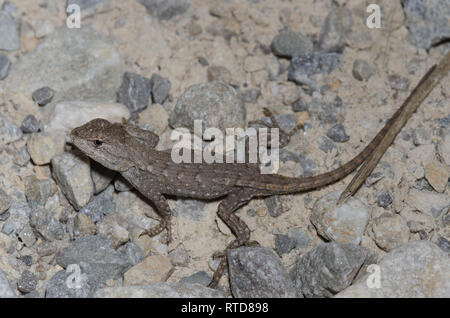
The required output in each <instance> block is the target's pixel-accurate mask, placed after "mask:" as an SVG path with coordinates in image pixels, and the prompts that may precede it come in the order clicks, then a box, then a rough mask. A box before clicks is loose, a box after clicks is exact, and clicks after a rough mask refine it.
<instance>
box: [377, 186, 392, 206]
mask: <svg viewBox="0 0 450 318" xmlns="http://www.w3.org/2000/svg"><path fill="white" fill-rule="evenodd" d="M392 201H394V197H393V196H392V194H391V192H389V191H387V190H383V191H381V192H379V193H377V203H378V205H379V206H380V207H382V208H385V207H387V206H389V204H391V203H392Z"/></svg>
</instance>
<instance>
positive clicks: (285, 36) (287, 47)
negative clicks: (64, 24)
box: [271, 29, 313, 58]
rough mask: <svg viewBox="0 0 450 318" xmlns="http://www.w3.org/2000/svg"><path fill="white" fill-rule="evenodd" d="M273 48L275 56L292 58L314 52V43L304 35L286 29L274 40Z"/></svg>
mask: <svg viewBox="0 0 450 318" xmlns="http://www.w3.org/2000/svg"><path fill="white" fill-rule="evenodd" d="M271 48H272V51H273V53H274V54H275V55H277V56H280V57H288V58H291V57H293V56H296V55H301V54H303V53H306V52H309V51H312V50H313V43H312V42H311V40H310V39H309V38H308V37H306V36H304V35H303V34H300V33H296V32H294V31H292V30H291V29H284V30H282V31H281V32H280V33H278V34H277V35H276V36H275V37H274V38H273V40H272V43H271Z"/></svg>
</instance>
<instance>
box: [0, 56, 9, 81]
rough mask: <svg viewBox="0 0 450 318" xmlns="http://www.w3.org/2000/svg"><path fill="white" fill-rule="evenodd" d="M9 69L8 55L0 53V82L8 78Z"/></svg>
mask: <svg viewBox="0 0 450 318" xmlns="http://www.w3.org/2000/svg"><path fill="white" fill-rule="evenodd" d="M10 67H11V61H10V60H9V58H8V55H6V54H5V53H0V81H1V80H4V79H5V78H6V77H7V76H8V73H9V68H10Z"/></svg>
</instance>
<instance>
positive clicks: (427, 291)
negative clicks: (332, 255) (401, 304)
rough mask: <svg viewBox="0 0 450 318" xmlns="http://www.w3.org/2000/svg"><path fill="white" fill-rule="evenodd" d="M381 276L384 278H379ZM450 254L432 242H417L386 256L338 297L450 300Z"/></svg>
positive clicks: (403, 246) (401, 247)
mask: <svg viewBox="0 0 450 318" xmlns="http://www.w3.org/2000/svg"><path fill="white" fill-rule="evenodd" d="M377 273H379V274H380V275H381V276H376V275H377ZM449 273H450V262H449V259H448V254H447V253H445V252H444V251H442V250H441V249H440V248H439V247H438V246H436V245H435V244H434V243H432V242H430V241H414V242H409V243H407V244H404V245H402V246H400V247H397V248H396V249H394V250H392V251H391V252H389V253H388V254H386V255H385V256H384V257H383V259H382V260H381V261H380V262H378V267H375V268H373V269H372V270H371V271H367V273H366V274H364V275H362V276H361V277H360V278H359V279H358V280H357V281H356V282H354V283H353V284H352V286H350V287H348V288H347V289H345V290H344V291H342V292H340V293H339V294H338V295H337V297H346V298H354V297H358V298H411V297H413V298H435V297H438V298H449V297H450V279H449Z"/></svg>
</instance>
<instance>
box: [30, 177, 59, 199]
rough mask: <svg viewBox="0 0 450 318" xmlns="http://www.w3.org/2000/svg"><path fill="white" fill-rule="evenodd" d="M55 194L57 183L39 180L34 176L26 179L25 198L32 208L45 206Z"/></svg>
mask: <svg viewBox="0 0 450 318" xmlns="http://www.w3.org/2000/svg"><path fill="white" fill-rule="evenodd" d="M55 192H56V186H55V183H54V182H53V181H52V180H50V179H38V178H36V177H35V176H34V175H33V176H29V177H27V178H26V179H25V196H26V197H27V200H28V204H29V205H30V206H35V205H36V204H40V205H42V206H43V205H45V203H46V202H47V200H48V198H50V197H51V196H52V195H53V194H55Z"/></svg>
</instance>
